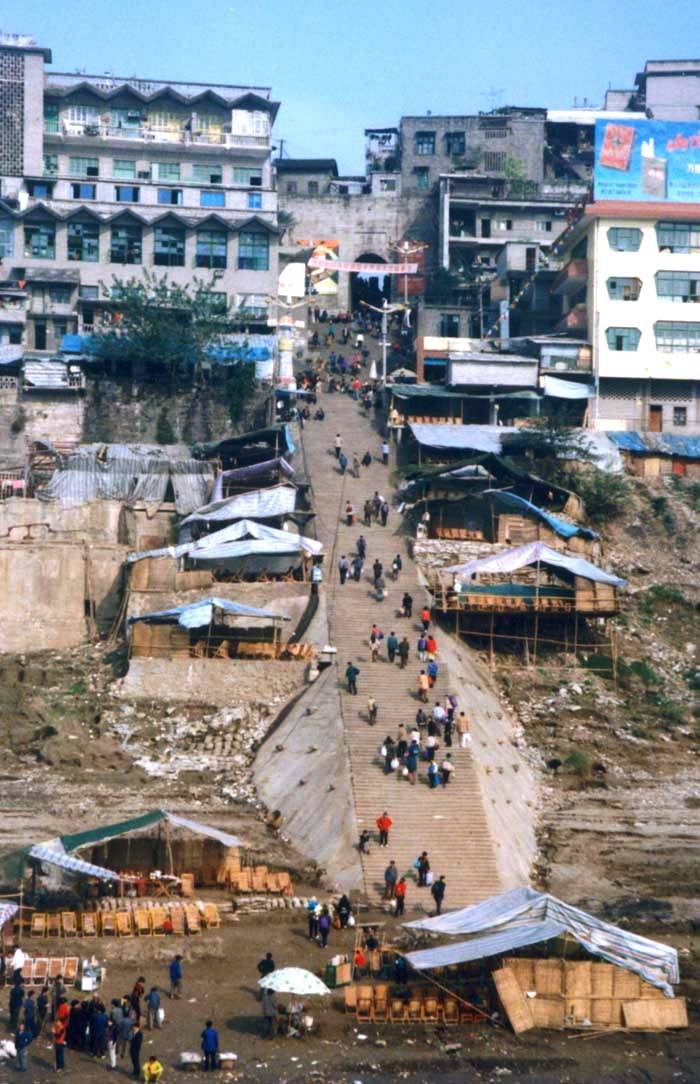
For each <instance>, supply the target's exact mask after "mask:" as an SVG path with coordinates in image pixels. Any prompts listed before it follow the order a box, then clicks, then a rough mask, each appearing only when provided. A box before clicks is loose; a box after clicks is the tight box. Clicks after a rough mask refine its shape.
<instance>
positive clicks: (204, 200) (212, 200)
mask: <svg viewBox="0 0 700 1084" xmlns="http://www.w3.org/2000/svg"><path fill="white" fill-rule="evenodd" d="M225 205H226V199H225V194H224V193H223V192H204V191H203V192H200V193H199V206H200V207H224V206H225Z"/></svg>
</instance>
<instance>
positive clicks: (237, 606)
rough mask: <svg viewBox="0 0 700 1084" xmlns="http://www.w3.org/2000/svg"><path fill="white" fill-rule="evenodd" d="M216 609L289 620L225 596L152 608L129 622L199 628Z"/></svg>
mask: <svg viewBox="0 0 700 1084" xmlns="http://www.w3.org/2000/svg"><path fill="white" fill-rule="evenodd" d="M216 610H221V611H222V612H223V613H227V614H233V615H234V616H235V617H261V618H267V619H269V620H270V621H288V620H289V618H287V617H285V616H284V615H283V614H275V613H270V611H269V610H259V609H257V607H255V606H246V605H244V604H243V603H242V602H232V601H231V600H230V599H227V598H214V597H212V598H203V599H200V600H199V602H190V603H187V604H186V605H183V606H175V607H173V609H171V610H154V611H153V612H151V613H147V614H140V615H138V616H137V617H130V618H129V624H134V623H135V622H136V621H145V622H146V623H147V624H166V625H167V624H175V623H177V624H178V625H181V626H182V628H183V629H199V628H202V627H203V626H204V625H210V624H211V623H212V621H213V619H214V615H215V611H216Z"/></svg>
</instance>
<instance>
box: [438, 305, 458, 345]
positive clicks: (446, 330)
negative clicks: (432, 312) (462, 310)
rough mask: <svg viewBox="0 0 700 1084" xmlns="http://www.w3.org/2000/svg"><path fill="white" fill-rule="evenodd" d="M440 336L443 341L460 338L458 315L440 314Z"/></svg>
mask: <svg viewBox="0 0 700 1084" xmlns="http://www.w3.org/2000/svg"><path fill="white" fill-rule="evenodd" d="M440 335H441V336H442V338H443V339H458V338H459V316H457V314H456V313H452V312H441V313H440Z"/></svg>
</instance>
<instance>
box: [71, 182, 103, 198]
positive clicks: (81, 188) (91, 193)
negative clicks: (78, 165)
mask: <svg viewBox="0 0 700 1084" xmlns="http://www.w3.org/2000/svg"><path fill="white" fill-rule="evenodd" d="M70 192H71V198H72V199H80V200H86V199H87V200H90V199H97V185H96V184H72V185H71V186H70Z"/></svg>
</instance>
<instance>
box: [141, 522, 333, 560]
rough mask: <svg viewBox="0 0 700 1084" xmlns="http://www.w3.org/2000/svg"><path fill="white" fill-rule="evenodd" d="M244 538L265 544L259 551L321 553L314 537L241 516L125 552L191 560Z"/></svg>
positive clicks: (231, 554)
mask: <svg viewBox="0 0 700 1084" xmlns="http://www.w3.org/2000/svg"><path fill="white" fill-rule="evenodd" d="M245 539H254V540H256V541H259V542H262V543H263V544H264V543H268V544H269V546H268V550H265V547H264V545H263V546H262V547H261V552H274V551H275V550H279V549H280V548H283V549H284V552H294V551H296V550H304V552H305V553H308V554H311V555H312V556H316V555H317V554H320V553H323V543H321V542H317V541H316V539H315V538H308V537H307V536H306V535H303V534H297V533H296V532H295V531H280V530H278V529H277V528H276V527H268V526H267V525H266V524H265V523H256V522H255V520H252V519H242V520H239V522H238V523H231V524H229V526H228V527H222V529H221V530H220V531H214V532H213V533H212V534H208V535H206V536H205V537H204V538H200V539H198V540H197V541H196V542H182V543H181V544H180V545H179V546H163V547H161V548H160V549H156V550H142V551H141V552H140V553H131V554H129V557H128V558H127V560H128V561H129V562H133V561H140V560H142V558H144V557H174V558H177V557H185V556H187V557H192V558H193V559H195V560H196V559H197V558H202V559H206V558H207V557H208V556H211V554H209V553H208V552H207V551H209V550H215V549H218V548H219V547H221V546H227V547H232V546H234V545H235V544H237V543H241V542H243V541H244V540H245ZM245 552H254V549H248V551H246V549H245V547H241V555H243V554H245ZM227 555H228V556H237V555H238V554H237V553H236V551H235V550H234V549H230V550H229V551H228V553H227Z"/></svg>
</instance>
